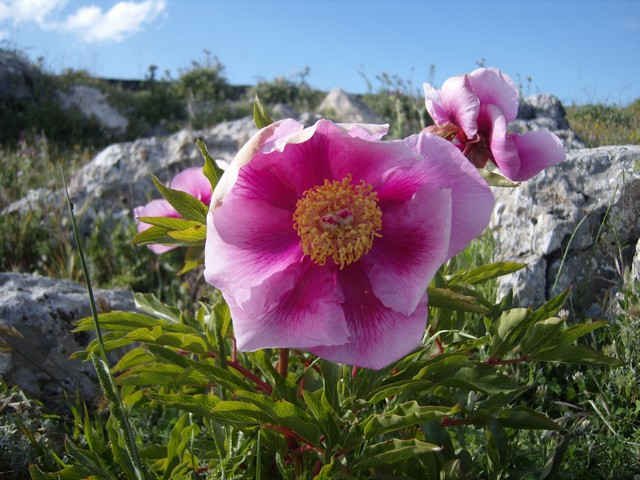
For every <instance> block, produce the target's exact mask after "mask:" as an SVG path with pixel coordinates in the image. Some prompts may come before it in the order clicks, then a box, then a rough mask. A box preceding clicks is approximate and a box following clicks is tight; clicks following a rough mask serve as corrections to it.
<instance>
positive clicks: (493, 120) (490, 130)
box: [479, 104, 522, 180]
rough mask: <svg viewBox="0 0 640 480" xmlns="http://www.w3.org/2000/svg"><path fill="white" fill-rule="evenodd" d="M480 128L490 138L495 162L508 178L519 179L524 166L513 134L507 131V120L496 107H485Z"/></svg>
mask: <svg viewBox="0 0 640 480" xmlns="http://www.w3.org/2000/svg"><path fill="white" fill-rule="evenodd" d="M479 121H480V128H481V129H482V130H483V131H484V132H486V135H487V136H488V138H489V149H490V150H491V155H492V156H493V161H494V162H495V164H496V165H497V166H498V169H500V172H502V174H503V175H505V176H506V177H507V178H510V179H512V180H513V179H515V178H516V177H518V174H519V172H520V169H521V168H522V164H521V161H520V157H519V156H518V149H517V147H516V144H515V143H514V141H513V136H514V135H513V134H512V133H509V132H508V130H507V120H506V118H505V116H504V115H503V114H502V110H500V109H499V108H498V107H496V106H495V105H491V104H487V105H483V106H482V109H481V112H480V119H479Z"/></svg>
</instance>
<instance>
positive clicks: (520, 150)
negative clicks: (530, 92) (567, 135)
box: [424, 68, 565, 181]
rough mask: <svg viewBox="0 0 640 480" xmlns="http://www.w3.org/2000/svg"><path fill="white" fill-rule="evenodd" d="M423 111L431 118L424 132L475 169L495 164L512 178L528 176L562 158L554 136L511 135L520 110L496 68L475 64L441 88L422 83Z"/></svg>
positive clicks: (538, 132)
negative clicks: (446, 143) (450, 145)
mask: <svg viewBox="0 0 640 480" xmlns="http://www.w3.org/2000/svg"><path fill="white" fill-rule="evenodd" d="M424 94H425V103H426V106H427V111H428V112H429V114H430V115H431V118H432V119H433V121H434V122H435V126H432V127H428V130H429V131H431V132H433V133H435V134H438V135H440V136H442V137H445V138H447V139H449V140H451V141H453V143H454V144H456V145H457V146H458V147H459V148H460V150H462V151H463V153H464V154H465V155H466V156H467V158H469V160H471V162H472V163H473V164H474V165H475V166H476V167H478V168H482V167H484V166H485V165H486V163H487V161H489V160H491V161H492V162H494V163H495V164H496V165H497V166H498V168H499V169H500V171H501V172H502V173H503V174H504V175H505V176H506V177H508V178H510V179H511V180H516V181H520V180H527V179H528V178H531V177H533V176H534V175H535V174H537V173H538V172H540V171H541V170H543V169H544V168H546V167H548V166H551V165H555V164H557V163H559V162H561V161H562V160H564V158H565V152H564V148H563V146H562V143H561V142H560V140H559V139H558V137H557V136H556V135H554V134H553V133H551V132H549V131H548V130H536V131H532V132H527V133H525V134H523V135H519V134H515V133H510V132H509V131H508V129H507V127H508V124H509V122H511V121H513V120H515V118H516V115H517V113H518V97H519V94H518V89H517V88H516V86H515V85H514V83H513V81H512V80H511V79H510V78H509V77H508V76H507V75H505V74H504V73H502V72H501V71H500V70H498V69H495V68H479V69H477V70H474V71H473V72H471V73H470V74H467V75H462V76H459V77H452V78H449V79H448V80H447V81H445V82H444V83H443V84H442V88H441V89H440V90H436V89H434V88H433V87H432V86H431V85H429V84H427V83H425V84H424Z"/></svg>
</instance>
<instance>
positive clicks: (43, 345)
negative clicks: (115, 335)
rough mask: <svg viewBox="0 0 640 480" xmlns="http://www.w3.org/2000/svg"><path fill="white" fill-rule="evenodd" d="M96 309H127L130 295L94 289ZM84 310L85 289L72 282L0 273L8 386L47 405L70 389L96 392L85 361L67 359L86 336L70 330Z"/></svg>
mask: <svg viewBox="0 0 640 480" xmlns="http://www.w3.org/2000/svg"><path fill="white" fill-rule="evenodd" d="M94 293H95V296H96V303H97V306H98V309H100V311H109V310H133V309H134V302H133V294H132V293H131V292H129V291H124V290H95V291H94ZM89 314H90V310H89V297H88V295H87V291H86V289H85V288H84V287H83V286H81V285H79V284H77V283H74V282H70V281H67V280H56V279H51V278H46V277H40V276H36V275H28V274H22V273H0V335H1V337H2V338H1V339H2V341H3V343H6V344H7V345H8V347H9V349H8V351H6V352H3V353H0V375H2V377H3V379H4V380H5V381H6V382H7V383H8V384H10V385H18V386H19V387H20V388H21V389H22V390H24V391H25V392H27V393H28V394H30V395H32V396H34V397H37V398H39V399H42V400H46V401H47V402H48V403H50V404H55V403H57V402H62V401H64V397H65V395H70V396H71V397H73V396H74V395H75V394H76V393H78V394H79V395H80V398H82V399H83V400H91V399H93V398H94V397H95V396H96V394H97V392H98V391H97V384H96V380H95V377H94V372H93V367H92V366H91V364H90V363H87V362H82V361H79V360H71V359H70V358H69V355H71V354H72V353H73V352H76V351H78V350H81V349H82V348H83V347H84V346H86V345H87V343H88V342H89V340H90V337H89V335H88V334H86V333H82V334H74V333H72V332H71V330H72V329H73V328H74V327H75V321H76V320H78V319H80V318H83V317H86V316H88V315H89Z"/></svg>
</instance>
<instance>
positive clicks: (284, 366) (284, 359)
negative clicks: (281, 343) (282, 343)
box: [278, 348, 289, 379]
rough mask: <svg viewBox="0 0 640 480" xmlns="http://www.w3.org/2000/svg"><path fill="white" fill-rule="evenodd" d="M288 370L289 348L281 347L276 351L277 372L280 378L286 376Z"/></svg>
mask: <svg viewBox="0 0 640 480" xmlns="http://www.w3.org/2000/svg"><path fill="white" fill-rule="evenodd" d="M288 371H289V349H288V348H281V349H280V351H279V352H278V373H279V374H280V376H281V377H282V378H285V379H286V378H287V372H288Z"/></svg>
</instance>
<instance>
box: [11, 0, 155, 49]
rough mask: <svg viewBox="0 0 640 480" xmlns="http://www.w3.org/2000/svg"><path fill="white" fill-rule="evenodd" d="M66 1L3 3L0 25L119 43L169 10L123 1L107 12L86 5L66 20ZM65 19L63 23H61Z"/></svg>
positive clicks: (147, 1)
mask: <svg viewBox="0 0 640 480" xmlns="http://www.w3.org/2000/svg"><path fill="white" fill-rule="evenodd" d="M66 3H67V0H7V1H0V22H6V21H9V22H13V24H14V25H16V24H20V23H28V22H31V23H36V24H37V25H38V26H40V27H41V28H43V29H45V30H53V31H58V32H70V33H74V34H77V35H79V36H80V38H82V39H83V40H84V41H85V42H91V43H94V42H105V41H115V42H120V41H122V40H124V39H125V38H127V37H129V36H131V35H133V34H134V33H136V32H139V31H140V30H142V29H143V28H144V26H145V25H147V24H149V23H151V22H153V21H154V20H155V19H157V18H158V16H159V15H160V14H162V13H163V12H164V11H165V10H166V6H167V5H166V0H144V1H121V2H118V3H116V4H115V5H113V6H112V7H111V8H109V9H108V10H106V11H103V9H102V8H101V7H99V6H97V5H85V6H82V7H80V8H78V9H77V10H75V11H74V12H72V13H69V14H67V15H66V17H65V16H61V15H60V14H59V12H60V10H61V9H62V8H63V7H64V6H65V4H66ZM60 18H62V20H60Z"/></svg>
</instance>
